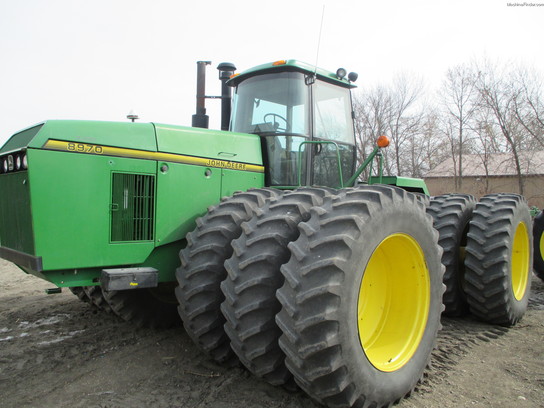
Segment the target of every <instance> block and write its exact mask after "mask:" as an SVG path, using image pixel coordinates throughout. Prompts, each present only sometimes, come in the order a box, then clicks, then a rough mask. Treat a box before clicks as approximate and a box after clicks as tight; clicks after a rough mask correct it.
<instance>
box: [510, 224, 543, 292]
mask: <svg viewBox="0 0 544 408" xmlns="http://www.w3.org/2000/svg"><path fill="white" fill-rule="evenodd" d="M541 248H542V242H541ZM529 259H530V250H529V235H528V234H527V227H526V226H525V223H523V222H520V223H519V225H518V227H517V228H516V234H515V235H514V244H513V245H512V273H511V276H512V291H513V292H514V297H515V298H516V299H517V300H521V299H523V296H525V292H526V290H527V281H528V280H529Z"/></svg>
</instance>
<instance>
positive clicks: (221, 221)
mask: <svg viewBox="0 0 544 408" xmlns="http://www.w3.org/2000/svg"><path fill="white" fill-rule="evenodd" d="M279 194H281V192H280V191H278V190H272V189H254V190H249V191H247V192H245V193H236V194H235V195H233V196H232V197H229V198H226V199H224V200H223V201H222V202H221V203H219V204H218V205H216V206H213V207H211V208H210V209H209V211H208V213H207V214H206V215H204V216H203V217H201V218H198V219H197V220H196V224H197V227H196V229H195V230H194V231H192V232H190V233H189V234H187V246H186V247H185V248H184V249H182V250H181V252H180V254H179V255H180V260H181V266H180V267H179V268H178V269H177V270H176V278H177V281H178V284H179V286H178V287H177V288H176V297H177V299H178V302H179V307H178V312H179V315H180V317H181V320H182V321H183V326H184V327H185V331H186V332H187V334H188V335H189V337H191V339H192V340H193V341H194V342H195V344H197V345H198V346H200V348H201V349H202V350H203V351H205V352H206V353H208V354H209V355H210V356H211V357H212V358H213V359H214V360H216V361H217V362H220V363H227V364H230V363H233V364H234V363H235V361H236V356H235V354H234V352H233V351H232V349H231V347H230V341H229V338H228V336H227V334H226V333H225V330H224V328H223V325H224V323H225V318H224V317H223V315H222V314H221V303H222V302H223V300H225V296H224V295H223V292H221V282H222V281H223V280H224V279H225V278H226V277H227V272H226V270H225V267H224V263H225V260H226V259H228V258H230V257H231V255H232V247H231V245H230V243H231V241H232V240H233V239H236V238H238V237H239V236H240V234H241V233H242V226H241V225H242V223H243V222H244V221H248V220H249V219H250V218H251V217H253V215H254V214H255V211H256V210H257V209H258V208H260V207H262V206H263V205H264V204H265V202H266V200H267V199H269V198H271V197H276V196H278V195H279Z"/></svg>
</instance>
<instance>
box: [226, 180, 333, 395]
mask: <svg viewBox="0 0 544 408" xmlns="http://www.w3.org/2000/svg"><path fill="white" fill-rule="evenodd" d="M331 196H332V194H331V191H329V190H327V189H324V188H300V189H297V190H295V191H294V192H290V193H286V194H285V195H283V196H282V197H280V198H278V199H277V200H271V201H269V202H268V203H267V204H266V205H265V206H264V207H263V208H262V209H260V210H259V211H258V213H257V215H256V216H254V217H253V218H252V219H251V220H249V221H248V222H246V223H244V224H242V228H243V233H242V235H241V236H240V238H238V239H236V240H234V241H232V247H233V249H234V253H233V255H232V257H231V258H230V259H228V260H227V261H226V262H225V267H226V269H227V272H228V276H227V279H225V280H224V281H223V283H221V290H222V291H223V294H224V295H225V301H224V302H223V303H222V305H221V311H222V312H223V315H224V316H225V318H226V323H225V331H226V332H227V334H228V336H229V338H230V340H231V347H232V349H233V350H234V352H235V353H236V355H237V356H238V358H239V359H240V361H241V362H242V364H244V366H245V367H246V368H247V369H248V370H249V371H250V372H251V373H253V374H255V375H256V376H258V377H261V378H264V379H265V380H266V381H267V382H269V383H270V384H272V385H282V384H287V385H290V383H292V381H293V379H292V378H293V377H292V375H291V373H290V372H289V371H288V370H287V368H286V367H285V362H284V361H285V354H284V353H283V351H282V350H281V349H280V348H279V345H278V339H279V337H280V335H281V331H280V329H279V328H278V326H277V325H276V322H275V316H276V313H277V312H279V310H280V308H281V305H280V304H279V302H278V301H277V299H276V290H277V289H278V288H280V287H281V286H282V285H283V275H282V274H281V272H280V266H281V265H282V264H284V263H286V262H287V261H288V260H289V256H290V252H289V249H288V248H287V244H289V242H291V241H294V240H295V239H296V238H298V235H299V230H298V228H297V225H298V224H299V223H300V222H301V221H305V220H308V218H309V217H310V208H312V207H313V206H315V205H318V204H321V203H323V200H324V199H325V197H328V198H330V197H331Z"/></svg>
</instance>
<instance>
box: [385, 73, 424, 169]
mask: <svg viewBox="0 0 544 408" xmlns="http://www.w3.org/2000/svg"><path fill="white" fill-rule="evenodd" d="M422 94H423V84H422V82H421V80H418V79H414V78H411V77H409V76H407V75H399V76H398V77H396V78H395V80H394V81H393V86H392V88H391V91H390V95H391V96H390V98H391V116H390V123H389V129H388V130H389V136H390V138H391V142H392V145H393V148H394V154H395V165H396V170H397V174H398V175H402V174H403V170H405V166H403V163H401V162H402V157H403V153H404V151H403V147H404V144H405V143H407V142H408V141H409V140H410V139H411V138H413V137H415V136H416V135H417V134H418V133H419V132H420V130H421V123H422V119H423V113H422V111H421V110H419V109H417V106H416V104H417V102H418V101H419V100H420V98H421V96H422Z"/></svg>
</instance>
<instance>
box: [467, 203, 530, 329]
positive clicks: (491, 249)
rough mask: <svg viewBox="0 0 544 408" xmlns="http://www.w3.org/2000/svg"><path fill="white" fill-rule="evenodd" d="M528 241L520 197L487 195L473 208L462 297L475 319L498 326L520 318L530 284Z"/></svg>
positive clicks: (525, 209) (527, 222) (527, 218)
mask: <svg viewBox="0 0 544 408" xmlns="http://www.w3.org/2000/svg"><path fill="white" fill-rule="evenodd" d="M532 239H533V235H532V222H531V215H530V213H529V206H528V205H527V202H526V201H525V199H524V198H523V197H522V196H520V195H517V194H490V195H487V196H485V197H483V198H482V199H481V200H480V202H479V203H478V204H477V205H476V208H475V210H474V213H473V216H472V220H471V221H470V226H469V231H468V240H467V248H466V253H467V255H466V259H465V268H466V272H465V293H466V295H467V300H468V303H469V305H470V311H471V312H472V313H473V314H474V315H475V316H476V317H478V318H480V319H482V320H484V321H487V322H489V323H494V324H500V325H504V326H512V325H514V324H515V323H516V322H517V321H518V320H520V319H521V318H522V316H523V315H524V313H525V311H526V310H527V304H528V301H529V292H530V286H531V270H532V265H533V257H532V248H533V243H532Z"/></svg>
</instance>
